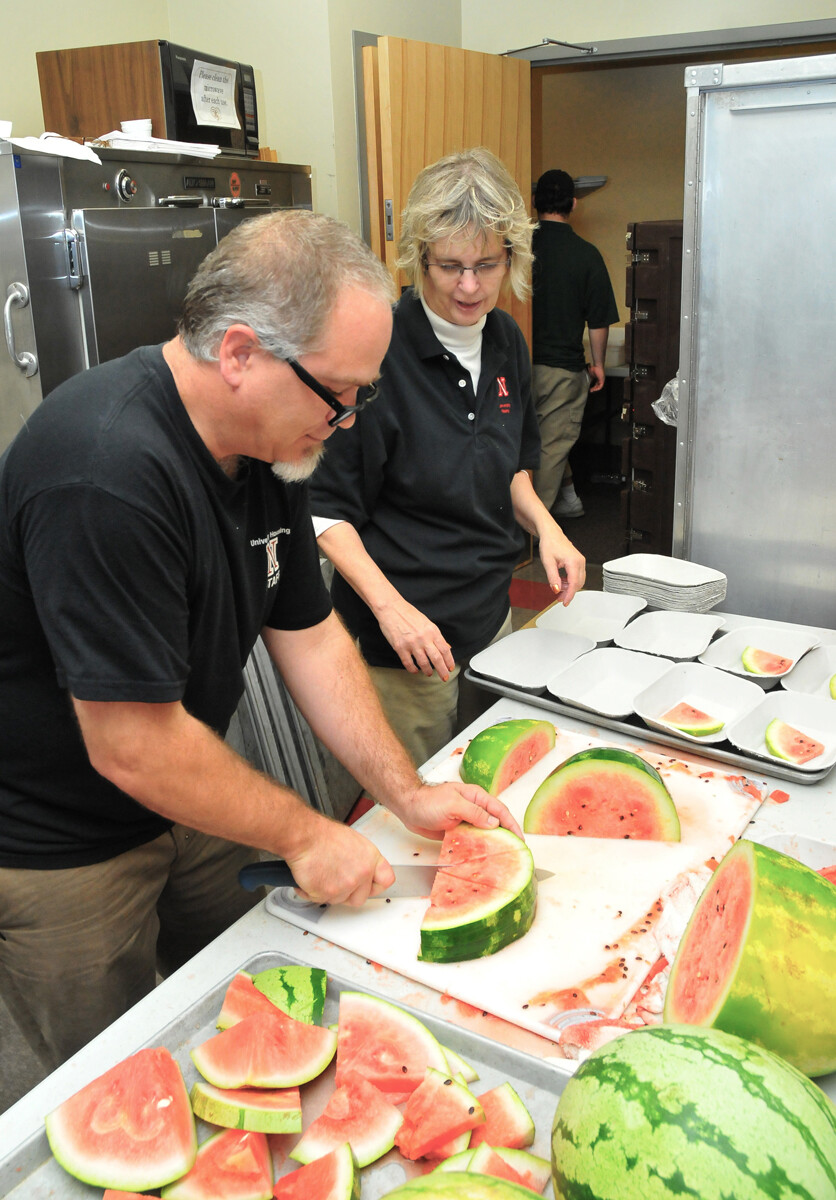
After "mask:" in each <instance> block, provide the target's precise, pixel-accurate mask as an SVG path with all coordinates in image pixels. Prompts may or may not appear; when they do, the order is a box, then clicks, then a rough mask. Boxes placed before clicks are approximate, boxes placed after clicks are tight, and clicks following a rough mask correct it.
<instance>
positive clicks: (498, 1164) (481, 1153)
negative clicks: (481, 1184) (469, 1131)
mask: <svg viewBox="0 0 836 1200" xmlns="http://www.w3.org/2000/svg"><path fill="white" fill-rule="evenodd" d="M467 1169H468V1172H470V1171H475V1172H476V1173H477V1174H479V1175H493V1177H494V1178H495V1179H507V1180H508V1181H509V1182H510V1183H518V1184H521V1185H522V1186H523V1187H527V1186H528V1185H527V1184H526V1183H525V1180H524V1179H523V1178H522V1176H521V1175H519V1174H518V1173H517V1172H516V1171H515V1170H514V1168H513V1167H512V1166H510V1165H509V1164H508V1163H507V1162H506V1161H505V1159H504V1158H500V1157H499V1155H498V1154H497V1153H496V1151H495V1150H494V1149H493V1147H492V1146H489V1145H488V1143H487V1142H483V1143H482V1145H481V1146H480V1147H479V1149H478V1150H477V1152H476V1154H474V1156H473V1158H471V1160H470V1162H469V1163H468V1165H467Z"/></svg>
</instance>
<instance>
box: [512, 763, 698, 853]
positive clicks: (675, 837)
mask: <svg viewBox="0 0 836 1200" xmlns="http://www.w3.org/2000/svg"><path fill="white" fill-rule="evenodd" d="M613 770H616V771H627V772H629V773H631V774H632V775H634V776H635V777H637V778H638V779H641V780H643V781H644V784H645V787H646V791H647V795H648V798H650V799H652V802H653V804H654V805H655V807H656V811H657V813H658V816H659V819H660V822H661V825H662V828H663V836H664V838H665V840H666V841H671V842H678V841H679V840H680V838H681V836H682V831H681V828H680V823H679V814H678V813H677V811H676V805H675V804H674V802H673V800H672V798H671V794H670V792H669V791H668V789H667V788H666V786H665V781H664V780H663V779H662V776H661V775H660V774H659V772H658V771H657V770H656V768H655V767H653V766H651V765H650V763H649V762H646V761H645V760H644V759H643V758H642V757H641V755H640V754H634V753H633V751H632V750H622V749H621V748H620V747H618V746H592V747H591V748H590V749H589V750H581V751H579V752H578V753H577V754H572V755H571V756H570V757H569V758H567V759H566V760H565V762H562V763H561V764H560V766H559V767H557V768H555V770H554V771H552V773H551V774H550V775H547V776H546V778H545V779H544V780H543V782H542V783H541V784H540V786H539V787H538V789H537V791H536V792H535V793H534V795H533V796H532V798H531V801H530V803H529V805H528V808H527V809H526V810H525V816H524V817H523V830H524V831H525V832H526V833H539V832H541V830H540V828H539V826H540V818H541V816H542V814H543V813H544V811H546V810H548V809H550V808H551V807H552V806H553V805H555V804H557V803H559V800H558V799H557V797H558V796H559V791H560V788H561V787H562V786H563V784H564V783H571V782H573V781H574V780H575V779H576V778H578V777H582V776H583V775H585V774H586V773H587V772H591V773H593V774H595V773H598V772H600V773H601V774H602V776H605V775H606V773H608V772H611V771H613Z"/></svg>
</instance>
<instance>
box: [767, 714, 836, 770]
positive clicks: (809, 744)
mask: <svg viewBox="0 0 836 1200" xmlns="http://www.w3.org/2000/svg"><path fill="white" fill-rule="evenodd" d="M763 740H764V742H765V743H766V748H767V750H768V751H769V753H770V754H774V755H775V757H776V758H782V759H784V761H785V762H791V763H796V764H801V763H806V762H810V761H811V760H812V759H814V758H819V757H820V756H821V755H822V754H824V746H823V745H822V744H821V742H817V741H816V739H815V738H812V737H809V736H808V735H807V734H806V733H802V732H801V730H800V729H793V727H792V725H787V723H786V721H780V720H778V718H777V717H776V718H775V720H774V721H770V722H769V724H768V725H767V727H766V732H765V733H764V735H763Z"/></svg>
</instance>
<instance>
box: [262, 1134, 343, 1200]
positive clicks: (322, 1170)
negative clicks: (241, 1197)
mask: <svg viewBox="0 0 836 1200" xmlns="http://www.w3.org/2000/svg"><path fill="white" fill-rule="evenodd" d="M359 1194H360V1193H359V1183H358V1179H357V1173H356V1171H355V1169H354V1160H353V1158H352V1154H351V1148H350V1146H349V1145H348V1144H347V1143H346V1145H344V1146H339V1147H338V1148H337V1149H335V1150H332V1151H331V1152H330V1154H325V1155H323V1157H322V1158H318V1159H316V1160H315V1161H314V1162H312V1163H308V1165H307V1166H304V1167H299V1168H298V1170H296V1171H291V1172H290V1174H289V1175H285V1176H284V1177H283V1178H282V1179H280V1180H279V1181H278V1183H277V1184H276V1186H275V1188H274V1189H273V1196H274V1197H275V1200H351V1198H352V1197H355V1198H356V1197H358V1196H359Z"/></svg>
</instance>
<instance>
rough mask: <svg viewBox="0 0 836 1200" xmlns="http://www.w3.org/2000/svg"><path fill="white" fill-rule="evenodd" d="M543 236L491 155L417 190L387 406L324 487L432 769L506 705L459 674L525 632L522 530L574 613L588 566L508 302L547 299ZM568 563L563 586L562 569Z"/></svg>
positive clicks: (367, 642) (326, 517) (369, 419)
mask: <svg viewBox="0 0 836 1200" xmlns="http://www.w3.org/2000/svg"><path fill="white" fill-rule="evenodd" d="M532 230H533V226H532V223H531V221H530V220H529V217H528V214H527V212H526V208H525V204H524V202H523V199H522V196H521V194H520V190H519V188H518V187H517V185H516V183H515V182H514V180H513V178H512V176H511V175H510V173H509V172H508V170H507V169H506V168H505V167H504V166H503V164H502V163H501V162H500V161H499V159H498V158H496V157H495V156H494V155H493V154H491V153H490V151H488V150H485V149H483V148H481V147H480V148H476V149H472V150H465V151H463V152H461V153H458V154H451V155H448V156H447V157H445V158H442V159H440V160H439V161H438V162H436V163H433V164H432V165H431V166H429V167H426V168H425V169H424V170H423V171H421V172H420V174H419V175H418V177H417V178H416V180H415V182H414V184H413V186H412V189H411V191H410V193H409V198H408V200H407V205H406V208H405V210H404V213H403V220H402V227H401V238H400V242H399V251H400V258H399V261H398V265H399V266H400V267H401V268H402V269H403V270H404V271H405V273H406V274H407V277H408V278H409V281H410V284H411V286H410V287H409V288H407V289H406V291H405V292H404V294H403V295H402V296H401V298H400V300H399V301H398V302H397V304H396V306H395V317H394V331H393V334H392V341H391V343H390V346H389V350H388V352H387V354H386V357H385V359H384V361H383V366H382V372H381V378H380V381H379V385H378V392H379V394H378V397H377V399H376V400H375V402H374V404H372V405H370V406H369V407H368V408H366V409H365V411H364V412H363V413H362V415H361V416H359V417H358V419H357V420H356V422H355V424H354V426H353V428H351V429H348V430H344V433H343V435H342V436H341V437H340V438H339V441H338V440H337V439H336V438H334V439H333V440H332V442H331V443H329V446H328V450H327V453H326V455H325V457H324V460H323V463H322V465H321V466H320V467H319V468H318V470H317V472H316V474H315V475H314V477H313V479H312V481H311V501H312V510H313V513H314V515H315V524H316V526H317V535H318V538H319V545H320V548H321V549H322V550H323V551H324V553H325V554H326V555H327V556H328V558H329V559H330V560H331V562H332V563H333V564H334V567H335V569H336V570H335V575H334V583H333V587H332V597H333V600H334V604H335V607H336V608H337V610H338V611H339V612H340V614H341V615H342V617H343V619H344V620H345V622H346V624H347V626H348V628H349V629H350V630H351V632H352V633H353V634H354V636H355V637H357V638H358V639H359V643H360V648H361V650H362V652H363V655H364V657H365V659H366V662H367V663H368V664H369V668H370V671H371V674H372V678H373V679H374V682H375V685H376V687H377V690H378V693H379V695H380V697H381V701H382V703H383V707H384V709H385V711H386V715H387V717H388V718H389V721H390V723H391V724H392V726H393V727H394V728H395V730H396V731H397V732H398V734H399V735H400V736H401V738H402V740H403V741H404V743H405V744H406V746H407V748H408V749H409V750H410V752H411V753H412V755H413V757H414V759H415V761H416V763H418V764H420V763H422V762H425V761H426V760H427V759H428V758H429V757H430V756H431V755H432V754H434V753H435V751H436V750H438V749H439V748H440V747H441V746H443V745H444V744H445V743H446V742H447V741H449V739H450V738H451V737H452V736H453V734H454V732H456V730H458V729H460V728H461V727H463V726H464V725H466V724H469V722H470V721H471V720H473V719H475V717H476V716H478V715H479V713H480V712H481V711H484V709H485V708H486V707H487V706H488V704H489V703H490V702H491V701H492V697H491V696H490V694H489V693H485V692H484V691H482V690H480V689H478V688H476V687H474V686H473V685H472V684H468V683H467V681H465V680H464V679H461V678H460V675H461V670H462V668H463V666H466V665H467V663H468V661H469V660H470V658H471V656H472V655H473V654H475V653H476V652H477V651H479V650H482V649H484V647H485V646H487V645H489V644H490V643H491V642H493V641H495V640H497V639H498V638H499V637H502V636H504V635H505V634H506V633H509V632H510V630H511V614H510V606H509V599H508V588H509V585H510V582H511V575H512V572H513V569H514V566H515V564H516V563H517V562H518V561H519V557H520V549H521V543H522V537H521V529H522V530H525V531H526V532H527V533H530V534H533V535H534V536H535V537H536V538H537V539H538V542H539V553H540V558H541V559H542V562H543V566H544V568H545V571H546V577H547V579H548V581H549V584H550V585H551V587H552V590H553V592H554V593H555V595H556V596H557V597H558V598H559V599H560V600H561V601H562V602H563V603H564V604H568V603H569V602H570V601H571V599H572V597H573V596H574V594H575V592H576V591H577V590H578V589H579V588H580V587H582V586H583V583H584V574H585V564H584V559H583V556H582V555H581V554H580V552H579V551H578V550H576V549H575V547H574V546H573V545H572V543H571V542H570V541H569V540H568V538H566V536H565V535H564V534H563V532H562V531H561V529H560V527H559V526H558V525H557V524H556V522H555V520H554V518H553V517H552V516H551V515H550V514H549V513H548V511H547V510H546V508H545V507H544V506H543V505H542V504H541V502H540V501H539V500H538V498H537V496H536V494H535V492H534V489H533V487H532V484H531V476H530V472H531V471H532V470H533V469H534V468H535V467H536V466H537V464H538V460H539V452H540V442H539V435H538V431H537V418H536V414H535V412H534V407H533V403H532V399H531V363H530V358H529V353H528V348H527V346H526V344H525V340H524V338H523V335H522V333H521V331H520V329H519V327H518V325H517V324H516V322H515V321H514V320H513V318H512V317H510V316H509V315H508V314H507V313H505V312H503V311H502V310H501V309H498V308H497V307H496V305H497V301H498V300H499V296H500V293H501V292H502V290H503V288H510V289H511V290H512V291H513V292H514V294H515V295H516V296H518V297H519V298H520V299H522V298H524V297H525V296H526V295H527V294H528V292H529V290H530V284H529V279H530V274H531V262H532V255H531V235H532ZM561 568H562V570H563V572H564V574H561Z"/></svg>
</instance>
